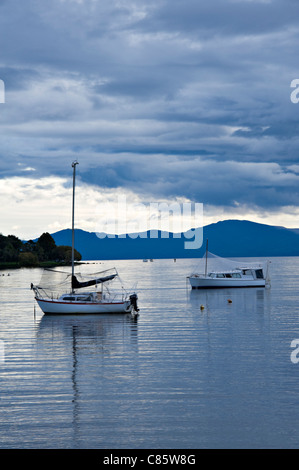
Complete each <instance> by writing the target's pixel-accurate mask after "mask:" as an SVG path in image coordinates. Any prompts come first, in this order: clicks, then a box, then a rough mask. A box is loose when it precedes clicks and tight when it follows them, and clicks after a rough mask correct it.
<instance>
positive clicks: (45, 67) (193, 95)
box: [0, 0, 299, 239]
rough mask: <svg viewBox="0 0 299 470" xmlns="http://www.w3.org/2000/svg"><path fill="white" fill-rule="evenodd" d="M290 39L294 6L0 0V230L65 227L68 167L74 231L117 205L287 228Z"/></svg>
mask: <svg viewBox="0 0 299 470" xmlns="http://www.w3.org/2000/svg"><path fill="white" fill-rule="evenodd" d="M298 44H299V2H298V0H210V1H204V0H50V1H49V2H45V1H42V0H0V47H1V54H0V78H1V80H3V82H4V85H5V103H1V104H0V201H1V204H0V217H1V224H0V225H1V226H0V232H2V233H3V234H5V235H8V234H9V233H13V234H15V235H17V236H19V237H20V238H27V239H28V238H34V237H37V236H39V235H40V234H41V233H42V232H44V231H49V232H50V233H52V232H55V231H57V230H60V229H63V228H67V227H70V226H71V185H72V181H71V178H72V168H71V163H72V161H73V160H75V159H77V160H78V161H79V166H78V167H77V183H78V185H77V194H76V204H77V206H76V209H77V210H76V214H77V217H76V226H77V227H79V228H82V229H85V230H89V231H97V230H98V229H99V220H100V219H101V216H102V215H101V214H102V212H101V211H102V208H104V209H105V207H107V201H108V200H109V201H110V202H111V203H113V201H114V202H116V200H117V198H118V197H127V200H128V202H132V203H137V202H138V203H143V204H149V203H150V202H153V201H156V202H159V201H164V202H169V203H172V202H174V201H175V202H188V201H191V202H197V203H202V204H203V205H204V224H208V223H211V222H215V221H218V220H224V219H228V218H234V219H248V220H252V221H257V222H262V223H269V224H273V225H284V226H286V227H299V191H298V188H299V158H298V157H299V154H298V148H299V120H298V117H299V103H296V102H292V101H291V93H292V92H296V89H294V88H291V82H292V80H294V79H297V78H298V79H299V59H298V57H299V54H298ZM298 97H299V93H298ZM293 101H294V100H293ZM104 209H103V210H104Z"/></svg>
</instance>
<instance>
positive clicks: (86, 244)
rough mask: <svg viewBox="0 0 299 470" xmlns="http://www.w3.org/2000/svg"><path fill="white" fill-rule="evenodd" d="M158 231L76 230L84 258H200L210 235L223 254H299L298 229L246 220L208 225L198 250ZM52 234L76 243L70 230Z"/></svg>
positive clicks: (61, 242)
mask: <svg viewBox="0 0 299 470" xmlns="http://www.w3.org/2000/svg"><path fill="white" fill-rule="evenodd" d="M156 234H157V238H150V236H149V232H144V233H143V234H140V237H137V238H136V239H132V238H130V236H129V235H126V238H119V237H118V236H115V238H108V237H105V238H98V237H97V235H96V233H94V232H85V231H84V230H80V229H76V230H75V247H76V249H77V250H78V251H79V252H80V253H81V255H82V259H83V260H100V259H101V260H106V259H144V258H148V259H150V258H153V259H154V258H156V259H158V258H197V257H201V256H203V254H204V252H205V244H206V239H207V238H208V240H209V251H211V252H212V253H215V254H217V255H219V256H225V257H264V256H265V257H269V256H299V233H298V232H297V231H296V230H293V229H287V228H284V227H276V226H272V225H265V224H258V223H255V222H250V221H246V220H225V221H222V222H217V223H215V224H210V225H207V226H205V227H204V228H203V246H202V247H201V248H199V249H196V250H192V249H184V243H185V242H186V241H190V239H187V238H185V237H184V236H183V235H182V237H181V238H175V235H174V234H172V233H169V234H168V235H169V238H163V236H162V234H161V232H160V231H156ZM51 235H52V237H53V238H54V240H55V243H56V245H71V243H72V232H71V230H70V229H66V230H61V231H59V232H56V233H52V234H51ZM164 235H165V232H164ZM142 237H143V238H142Z"/></svg>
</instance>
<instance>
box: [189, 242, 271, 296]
mask: <svg viewBox="0 0 299 470" xmlns="http://www.w3.org/2000/svg"><path fill="white" fill-rule="evenodd" d="M187 279H189V282H190V285H191V287H192V289H209V288H221V287H266V286H268V285H269V283H270V279H269V262H266V263H262V262H256V263H247V262H240V261H234V260H228V259H224V258H221V257H219V256H217V255H214V254H213V253H210V252H209V251H208V241H207V245H206V254H205V255H204V257H203V258H202V259H201V266H199V267H198V269H197V270H195V271H194V272H193V273H192V274H191V275H190V276H187Z"/></svg>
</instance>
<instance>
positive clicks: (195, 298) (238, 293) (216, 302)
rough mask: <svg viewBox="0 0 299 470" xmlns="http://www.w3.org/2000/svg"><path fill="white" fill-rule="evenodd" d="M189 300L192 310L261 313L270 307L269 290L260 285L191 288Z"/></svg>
mask: <svg viewBox="0 0 299 470" xmlns="http://www.w3.org/2000/svg"><path fill="white" fill-rule="evenodd" d="M189 301H190V303H191V305H192V311H194V312H195V311H197V312H198V310H202V311H203V312H204V311H208V312H213V311H217V310H219V309H220V310H222V311H223V312H224V311H230V312H232V311H238V312H239V313H242V312H243V313H246V312H250V313H251V314H255V313H256V314H257V313H261V314H263V313H265V312H266V311H267V310H269V309H270V291H269V290H268V289H264V288H261V287H256V288H251V289H246V288H245V287H244V288H242V287H241V288H239V289H234V288H227V289H226V288H223V289H201V290H196V289H192V290H191V291H189Z"/></svg>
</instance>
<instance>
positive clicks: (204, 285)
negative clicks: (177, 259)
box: [189, 276, 266, 289]
mask: <svg viewBox="0 0 299 470" xmlns="http://www.w3.org/2000/svg"><path fill="white" fill-rule="evenodd" d="M189 281H190V284H191V287H192V289H219V288H226V287H265V285H266V281H265V279H229V278H220V279H211V278H204V277H191V276H190V277H189Z"/></svg>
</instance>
